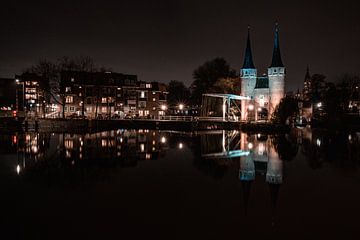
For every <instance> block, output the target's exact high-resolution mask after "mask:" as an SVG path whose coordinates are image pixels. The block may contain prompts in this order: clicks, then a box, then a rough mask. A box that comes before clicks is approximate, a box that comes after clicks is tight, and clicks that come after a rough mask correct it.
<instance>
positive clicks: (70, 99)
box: [65, 96, 74, 103]
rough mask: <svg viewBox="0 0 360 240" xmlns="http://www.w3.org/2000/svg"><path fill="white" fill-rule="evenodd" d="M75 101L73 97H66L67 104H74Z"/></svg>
mask: <svg viewBox="0 0 360 240" xmlns="http://www.w3.org/2000/svg"><path fill="white" fill-rule="evenodd" d="M73 101H74V98H73V96H66V99H65V102H66V103H72V102H73Z"/></svg>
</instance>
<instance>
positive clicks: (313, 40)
mask: <svg viewBox="0 0 360 240" xmlns="http://www.w3.org/2000/svg"><path fill="white" fill-rule="evenodd" d="M10 2H12V3H10ZM359 5H360V3H357V2H356V1H346V0H342V1H337V3H330V1H316V0H312V1H291V0H288V1H260V0H248V1H242V0H234V1H227V0H221V1H220V0H217V1H213V0H207V1H205V0H204V1H203V0H199V1H196V0H192V1H188V0H184V1H180V0H176V1H171V0H147V1H145V0H141V1H136V0H133V1H121V0H118V1H90V0H87V1H75V0H73V1H66V0H64V1H28V0H27V1H20V0H18V1H7V3H2V6H1V15H0V32H1V34H0V37H1V40H0V43H1V44H0V76H1V77H11V76H13V75H14V74H15V73H20V72H21V70H22V69H24V68H25V67H27V66H29V65H31V64H32V63H34V62H36V61H37V60H39V59H40V58H47V59H56V58H58V57H61V56H64V55H68V56H78V55H85V56H92V57H93V58H94V59H95V60H96V62H97V63H98V64H99V65H104V66H107V67H111V68H112V69H113V70H114V71H117V72H124V73H130V74H137V75H138V76H139V78H140V79H142V80H146V81H151V80H156V81H161V82H168V81H170V80H180V81H183V82H184V83H185V84H186V85H189V84H190V83H191V82H192V71H193V70H194V69H195V68H196V67H197V66H199V65H200V64H202V63H204V61H206V60H210V59H212V58H214V57H217V56H221V57H224V58H225V59H226V60H227V61H228V62H229V63H230V64H231V66H232V67H233V68H234V69H236V70H237V71H239V68H240V67H241V65H242V62H243V54H244V50H245V40H246V31H247V25H248V24H250V25H251V27H252V48H253V55H254V62H255V65H256V67H257V68H258V72H259V73H263V72H265V70H266V68H267V67H268V65H269V64H270V61H271V54H272V45H273V29H274V23H275V22H276V21H278V22H279V26H280V44H281V51H282V58H283V61H284V64H285V66H286V67H287V73H288V74H287V79H286V84H287V89H288V90H293V89H296V88H297V87H301V86H302V81H303V78H304V75H305V69H306V65H307V64H309V65H310V69H311V72H312V73H315V72H316V73H323V74H325V75H327V76H328V79H329V80H333V79H335V78H336V77H337V76H338V75H340V74H343V73H355V74H358V73H360V60H359V53H360V8H359Z"/></svg>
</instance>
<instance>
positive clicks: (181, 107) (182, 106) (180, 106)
mask: <svg viewBox="0 0 360 240" xmlns="http://www.w3.org/2000/svg"><path fill="white" fill-rule="evenodd" d="M183 109H184V104H182V103H180V104H179V110H181V111H182V110H183Z"/></svg>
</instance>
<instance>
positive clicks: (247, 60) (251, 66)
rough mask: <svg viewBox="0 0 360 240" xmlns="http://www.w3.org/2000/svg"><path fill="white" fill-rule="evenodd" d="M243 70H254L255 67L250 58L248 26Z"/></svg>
mask: <svg viewBox="0 0 360 240" xmlns="http://www.w3.org/2000/svg"><path fill="white" fill-rule="evenodd" d="M242 68H243V69H255V65H254V62H253V58H252V52H251V44H250V26H248V36H247V42H246V50H245V58H244V64H243V67H242Z"/></svg>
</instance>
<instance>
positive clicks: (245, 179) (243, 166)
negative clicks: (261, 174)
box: [239, 155, 255, 215]
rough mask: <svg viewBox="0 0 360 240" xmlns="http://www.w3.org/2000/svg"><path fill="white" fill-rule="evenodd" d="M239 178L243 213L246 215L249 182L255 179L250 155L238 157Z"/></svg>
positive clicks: (253, 164) (249, 189) (249, 188)
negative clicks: (242, 198)
mask: <svg viewBox="0 0 360 240" xmlns="http://www.w3.org/2000/svg"><path fill="white" fill-rule="evenodd" d="M239 179H240V181H241V183H242V184H241V185H242V189H243V197H244V208H245V215H247V209H248V203H249V197H250V191H251V184H252V182H253V181H254V180H255V163H254V160H253V159H252V156H251V155H248V156H244V157H241V158H240V170H239Z"/></svg>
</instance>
